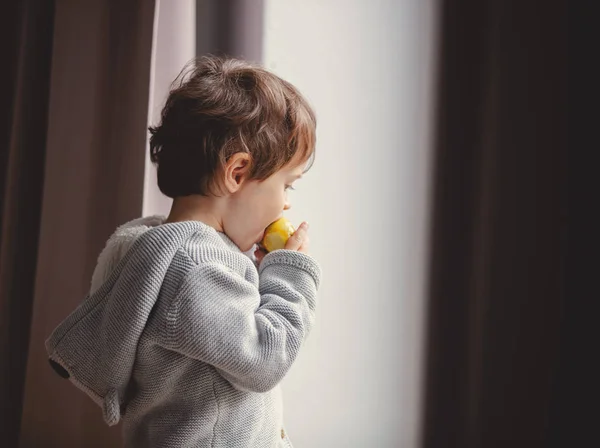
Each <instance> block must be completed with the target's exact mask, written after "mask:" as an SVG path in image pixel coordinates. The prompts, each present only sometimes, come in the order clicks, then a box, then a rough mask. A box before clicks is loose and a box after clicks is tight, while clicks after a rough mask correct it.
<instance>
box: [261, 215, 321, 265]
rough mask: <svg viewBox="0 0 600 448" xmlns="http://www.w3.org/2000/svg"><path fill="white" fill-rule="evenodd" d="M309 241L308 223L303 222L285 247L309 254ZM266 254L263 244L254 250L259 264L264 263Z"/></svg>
mask: <svg viewBox="0 0 600 448" xmlns="http://www.w3.org/2000/svg"><path fill="white" fill-rule="evenodd" d="M309 242H310V241H309V238H308V223H307V222H303V223H302V224H300V226H299V227H298V229H297V230H296V231H295V232H294V234H293V235H292V236H291V237H290V239H289V240H288V241H287V243H286V245H285V249H287V250H295V251H297V252H302V253H304V254H308V248H309ZM265 255H267V251H266V250H265V249H264V248H263V247H262V246H258V247H257V249H256V250H255V251H254V256H255V257H256V262H257V263H258V265H259V266H260V264H261V263H262V261H263V258H265Z"/></svg>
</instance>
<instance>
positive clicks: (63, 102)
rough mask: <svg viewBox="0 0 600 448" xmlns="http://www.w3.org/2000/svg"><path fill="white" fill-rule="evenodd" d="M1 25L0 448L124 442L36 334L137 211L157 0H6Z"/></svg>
mask: <svg viewBox="0 0 600 448" xmlns="http://www.w3.org/2000/svg"><path fill="white" fill-rule="evenodd" d="M5 3H6V4H5V5H3V7H2V14H0V24H1V26H2V29H3V31H5V35H7V36H8V38H6V39H3V40H1V41H0V45H1V47H0V49H1V54H0V57H1V59H2V61H3V65H2V71H3V75H4V78H3V79H5V78H6V79H7V81H4V82H2V83H0V91H1V92H2V96H1V97H0V114H1V115H0V151H1V152H0V176H1V177H0V213H1V219H2V221H1V232H2V233H1V234H0V260H1V264H0V307H1V308H0V311H1V312H0V350H1V352H0V356H1V359H2V362H1V363H0V374H1V380H2V381H1V384H0V402H1V403H2V415H1V416H0V417H1V419H0V428H1V430H0V440H1V442H0V445H2V446H3V447H7V448H13V447H17V446H20V447H36V448H37V447H54V446H61V447H82V446H86V447H93V446H98V447H106V446H111V447H112V446H120V428H118V427H117V428H110V429H108V428H107V427H106V425H105V424H104V423H103V421H102V416H101V415H102V414H101V410H100V409H99V408H98V407H97V406H96V405H95V404H94V403H92V402H91V401H90V400H89V398H87V397H86V396H85V395H84V394H83V393H81V392H80V391H78V390H77V389H76V388H74V387H73V386H72V385H71V384H68V382H66V381H64V380H62V379H61V378H60V377H58V376H57V375H56V374H55V373H54V372H53V371H52V369H51V368H50V367H49V365H48V362H47V355H46V352H45V348H44V340H45V338H46V337H47V336H48V335H49V334H50V332H51V331H52V329H53V328H54V327H55V326H56V325H57V324H58V323H59V322H60V321H61V320H62V319H63V318H64V317H65V316H66V315H67V314H68V313H69V312H70V311H71V310H72V309H73V308H74V307H75V306H76V305H77V304H78V303H79V302H80V301H81V300H82V299H83V298H84V297H85V294H86V292H87V290H88V289H89V282H90V278H91V273H92V270H93V267H94V265H95V260H96V257H97V256H98V254H99V252H100V250H101V249H102V247H103V245H104V243H105V241H106V238H107V237H108V236H109V235H110V233H111V232H112V231H114V229H115V228H116V227H117V226H118V225H119V224H121V223H123V222H125V221H127V220H129V219H132V218H134V217H138V216H140V214H141V212H142V199H143V184H144V166H145V165H144V163H145V157H146V142H147V120H148V94H149V83H150V64H151V53H152V34H153V22H154V1H148V0H133V1H127V2H122V1H120V0H90V1H85V2H81V1H78V0H55V1H48V0H24V1H8V2H5Z"/></svg>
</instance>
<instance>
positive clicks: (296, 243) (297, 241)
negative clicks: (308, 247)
mask: <svg viewBox="0 0 600 448" xmlns="http://www.w3.org/2000/svg"><path fill="white" fill-rule="evenodd" d="M307 239H308V223H306V222H303V223H302V224H300V227H298V229H297V230H296V231H295V232H294V234H293V235H292V236H291V237H290V239H289V240H288V241H287V243H286V245H285V248H286V249H288V250H299V249H300V247H302V245H303V244H304V243H305V242H306V240H307Z"/></svg>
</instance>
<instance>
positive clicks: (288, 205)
mask: <svg viewBox="0 0 600 448" xmlns="http://www.w3.org/2000/svg"><path fill="white" fill-rule="evenodd" d="M290 208H292V204H290V203H289V201H285V204H283V209H284V210H289V209H290Z"/></svg>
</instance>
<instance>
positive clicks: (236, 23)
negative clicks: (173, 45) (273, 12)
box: [196, 0, 264, 62]
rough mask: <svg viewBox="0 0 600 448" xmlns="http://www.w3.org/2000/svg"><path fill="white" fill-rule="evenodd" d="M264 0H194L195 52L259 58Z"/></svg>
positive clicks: (251, 58)
mask: <svg viewBox="0 0 600 448" xmlns="http://www.w3.org/2000/svg"><path fill="white" fill-rule="evenodd" d="M263 21H264V0H196V54H197V55H199V56H200V55H203V54H207V53H211V54H217V55H227V56H232V57H237V58H242V59H246V60H249V61H255V62H261V61H262V47H263V29H264V27H263Z"/></svg>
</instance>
